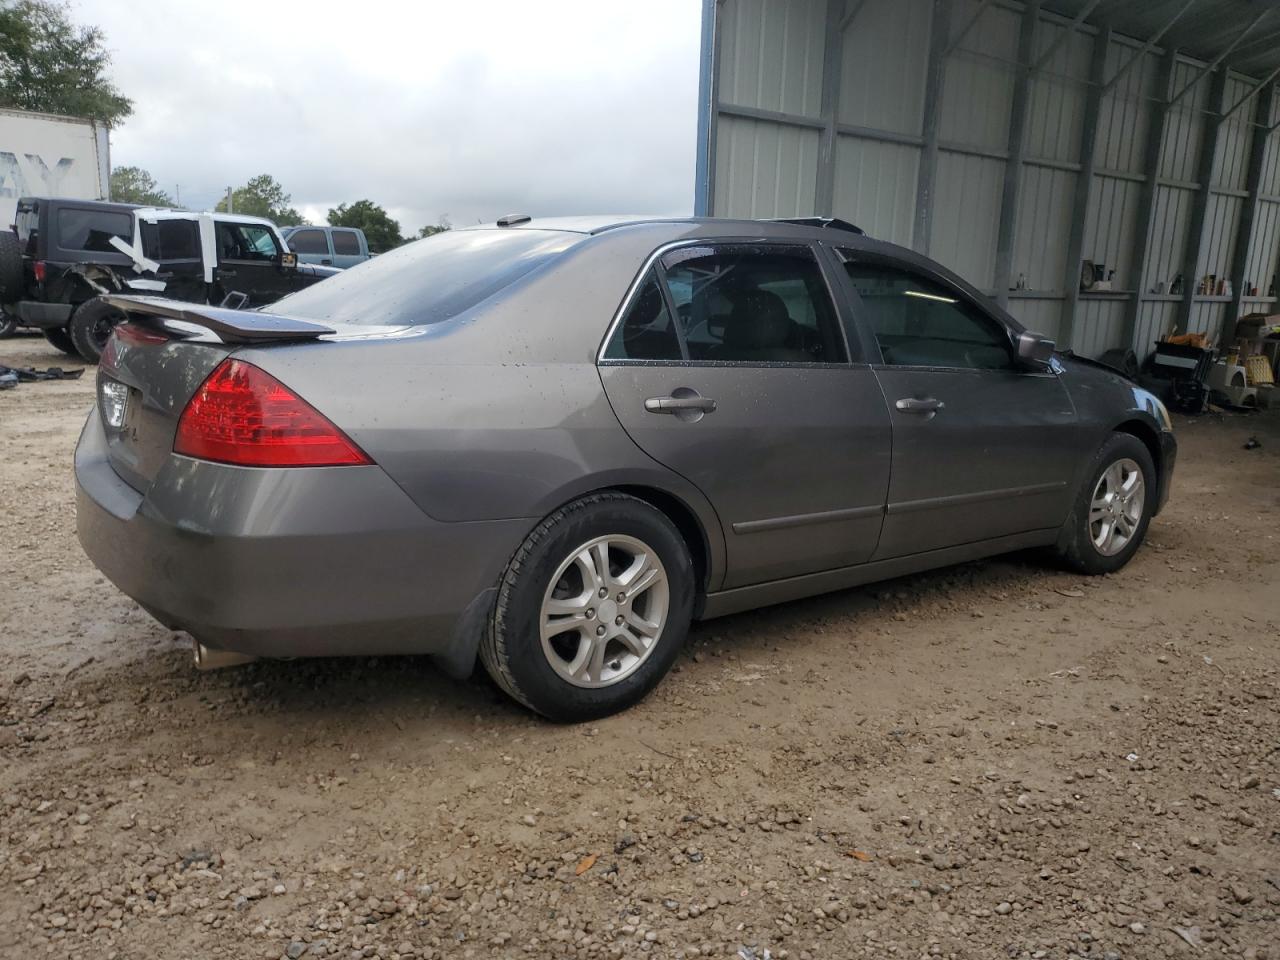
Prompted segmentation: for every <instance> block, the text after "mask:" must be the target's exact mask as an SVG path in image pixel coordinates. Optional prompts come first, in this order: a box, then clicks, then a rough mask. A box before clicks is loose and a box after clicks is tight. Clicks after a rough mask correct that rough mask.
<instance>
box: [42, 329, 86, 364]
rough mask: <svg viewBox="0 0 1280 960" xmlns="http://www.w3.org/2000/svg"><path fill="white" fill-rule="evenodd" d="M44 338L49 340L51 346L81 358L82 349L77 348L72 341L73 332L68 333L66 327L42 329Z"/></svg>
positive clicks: (70, 355) (68, 354)
mask: <svg viewBox="0 0 1280 960" xmlns="http://www.w3.org/2000/svg"><path fill="white" fill-rule="evenodd" d="M41 332H42V333H43V334H44V338H45V339H46V340H48V341H49V343H50V345H51V346H54V347H57V348H58V349H59V350H61V351H62V352H63V353H65V354H66V355H67V356H69V357H75V358H76V359H77V360H78V359H79V358H80V351H79V350H77V349H76V345H75V344H74V343H72V342H71V334H69V333H67V329H66V327H53V328H52V329H49V330H43V331H41Z"/></svg>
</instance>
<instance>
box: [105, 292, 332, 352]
mask: <svg viewBox="0 0 1280 960" xmlns="http://www.w3.org/2000/svg"><path fill="white" fill-rule="evenodd" d="M102 299H103V300H105V301H106V302H107V303H109V304H111V305H112V306H113V307H116V308H118V309H120V310H123V311H124V312H125V313H127V314H128V315H129V319H130V320H137V321H141V322H143V323H147V322H148V321H150V322H151V323H152V324H154V325H157V326H160V327H164V321H165V320H178V321H181V322H182V323H192V324H195V325H196V326H198V327H204V328H206V329H207V330H212V331H213V332H214V333H216V334H217V335H218V339H220V340H222V342H223V343H268V342H271V341H284V340H314V339H316V338H317V337H323V336H324V335H325V334H329V333H336V332H337V331H335V330H334V329H333V328H332V327H326V326H325V325H324V324H322V323H316V322H314V321H312V320H301V319H299V318H297V317H282V316H280V315H278V314H274V313H259V312H258V311H256V310H229V309H227V308H226V307H207V306H204V305H203V304H198V303H184V302H183V301H181V300H170V299H168V298H166V297H126V296H120V295H118V294H114V293H112V294H107V295H105V296H103V297H102ZM166 330H167V332H169V333H175V332H177V331H174V330H171V329H167V328H166Z"/></svg>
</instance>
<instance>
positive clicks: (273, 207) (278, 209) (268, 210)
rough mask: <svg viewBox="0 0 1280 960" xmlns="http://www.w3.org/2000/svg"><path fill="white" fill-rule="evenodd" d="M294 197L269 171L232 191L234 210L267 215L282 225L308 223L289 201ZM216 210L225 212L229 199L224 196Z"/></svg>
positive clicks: (254, 215) (252, 214) (256, 215)
mask: <svg viewBox="0 0 1280 960" xmlns="http://www.w3.org/2000/svg"><path fill="white" fill-rule="evenodd" d="M292 199H293V198H292V197H291V196H289V194H287V193H285V192H284V187H282V186H280V184H278V183H276V179H275V177H273V176H271V174H269V173H261V174H259V175H258V176H256V177H254V178H252V179H251V180H250V181H249V182H248V183H246V184H245V185H244V186H243V187H239V188H237V189H235V190H233V191H232V192H231V201H232V212H233V213H243V214H247V215H248V216H251V217H266V218H267V219H268V220H272V221H274V222H275V223H277V224H279V225H280V226H282V227H287V226H291V225H293V224H295V223H306V221H305V220H303V219H302V214H300V213H299V212H298V211H297V210H295V209H294V208H293V207H291V206H289V201H290V200H292ZM214 210H216V211H218V212H221V213H225V212H226V210H227V200H226V197H223V198H222V199H221V200H219V201H218V205H217V206H216V207H214Z"/></svg>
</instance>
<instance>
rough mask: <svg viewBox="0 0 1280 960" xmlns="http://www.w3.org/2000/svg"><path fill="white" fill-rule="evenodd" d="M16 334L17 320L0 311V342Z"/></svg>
mask: <svg viewBox="0 0 1280 960" xmlns="http://www.w3.org/2000/svg"><path fill="white" fill-rule="evenodd" d="M17 332H18V318H17V317H12V316H10V315H9V314H7V313H5V312H4V310H2V309H0V340H7V339H9V338H10V337H12V336H13V335H14V334H15V333H17Z"/></svg>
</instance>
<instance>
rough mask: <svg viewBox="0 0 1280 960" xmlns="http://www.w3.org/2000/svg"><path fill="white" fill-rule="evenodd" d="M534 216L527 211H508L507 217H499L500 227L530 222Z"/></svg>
mask: <svg viewBox="0 0 1280 960" xmlns="http://www.w3.org/2000/svg"><path fill="white" fill-rule="evenodd" d="M532 219H533V217H531V216H529V215H528V214H527V213H508V214H507V215H506V216H505V217H499V218H498V226H500V227H518V226H519V225H520V224H522V223H528V222H529V221H530V220H532Z"/></svg>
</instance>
